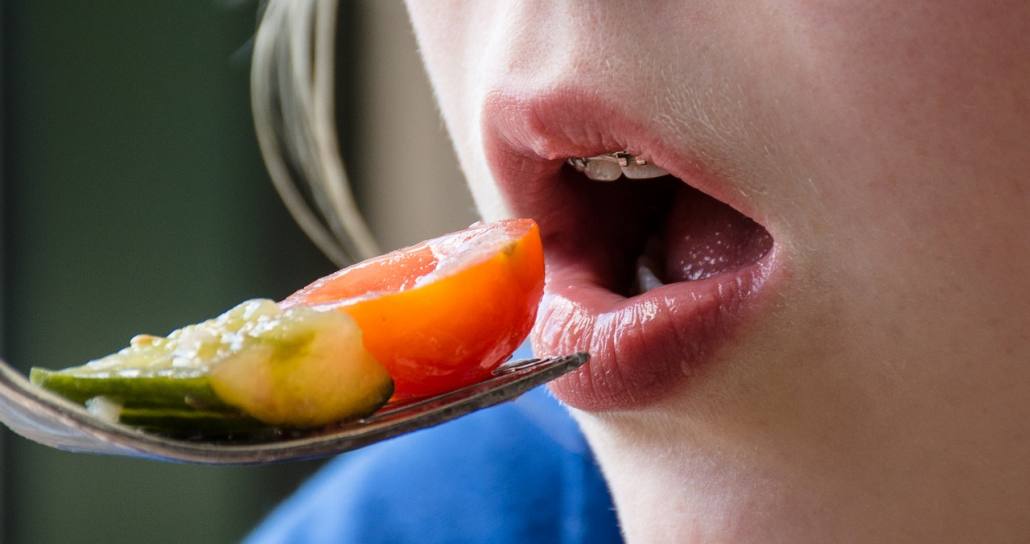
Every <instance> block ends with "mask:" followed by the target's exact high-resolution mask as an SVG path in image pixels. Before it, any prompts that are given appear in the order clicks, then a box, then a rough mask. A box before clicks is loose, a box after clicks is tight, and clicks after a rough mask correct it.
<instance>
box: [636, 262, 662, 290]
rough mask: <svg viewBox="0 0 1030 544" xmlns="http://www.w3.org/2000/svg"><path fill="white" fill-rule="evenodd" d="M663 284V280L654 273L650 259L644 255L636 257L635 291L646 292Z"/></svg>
mask: <svg viewBox="0 0 1030 544" xmlns="http://www.w3.org/2000/svg"><path fill="white" fill-rule="evenodd" d="M663 285H665V282H663V281H662V280H660V279H658V275H657V274H655V273H654V266H653V264H652V263H651V260H650V259H648V258H646V257H640V258H639V259H637V293H646V292H648V291H650V290H652V289H657V288H659V287H661V286H663Z"/></svg>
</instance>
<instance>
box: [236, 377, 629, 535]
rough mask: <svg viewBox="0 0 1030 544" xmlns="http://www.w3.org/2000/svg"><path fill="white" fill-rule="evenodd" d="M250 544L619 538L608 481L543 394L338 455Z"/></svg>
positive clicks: (562, 411) (568, 421)
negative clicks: (606, 481) (606, 483)
mask: <svg viewBox="0 0 1030 544" xmlns="http://www.w3.org/2000/svg"><path fill="white" fill-rule="evenodd" d="M247 542H249V543H251V544H258V543H262V544H263V543H273V542H274V543H282V542H312V543H316V542H355V543H363V544H377V543H392V544H393V543H406V542H413V543H414V542H417V543H419V544H433V543H454V542H489V543H493V544H509V543H511V544H514V543H524V542H534V543H536V542H540V543H551V542H554V543H567V544H573V543H581V542H582V543H591V544H605V543H615V542H622V540H621V537H620V535H619V530H618V527H617V522H616V517H615V511H614V508H613V506H612V502H611V498H610V496H609V494H608V488H607V486H606V485H605V482H604V479H603V478H602V477H601V474H600V472H599V470H598V468H597V465H596V464H595V462H594V458H593V455H592V454H591V452H590V448H589V447H588V446H587V444H586V441H585V440H584V439H583V436H582V435H581V434H580V431H579V428H578V426H577V425H576V423H575V422H574V421H573V420H572V418H571V417H570V416H569V414H568V412H567V411H566V410H565V409H564V408H563V407H561V406H560V405H559V404H558V403H557V401H555V400H554V399H553V398H551V396H550V394H549V393H548V392H547V391H546V390H544V389H543V388H539V389H536V390H533V391H531V392H529V393H527V394H525V395H523V396H522V397H520V398H518V399H516V400H515V401H513V402H509V403H506V404H503V405H500V406H496V407H494V408H490V409H486V410H482V411H479V412H476V413H473V414H471V415H468V416H466V417H463V418H461V419H458V420H456V421H452V422H450V423H446V424H444V425H441V426H439V427H435V428H432V429H426V430H423V431H419V432H416V433H412V434H409V435H406V436H402V437H398V438H395V439H393V440H390V441H387V442H383V443H380V444H376V445H374V446H370V447H368V448H365V449H362V450H358V451H356V452H352V453H349V454H345V455H343V456H341V457H339V458H337V459H335V460H333V461H332V462H331V463H329V464H328V465H327V466H326V467H325V468H323V469H322V470H321V471H320V472H319V473H318V474H316V475H315V476H314V477H313V478H312V479H311V480H310V481H308V482H307V483H306V484H305V485H304V486H302V487H301V489H300V490H299V491H298V492H297V493H296V494H295V495H294V496H293V497H291V498H290V499H288V500H287V501H286V502H284V503H283V504H282V505H280V506H279V508H278V509H276V510H275V511H274V512H273V513H272V514H271V516H269V517H268V518H267V519H266V520H265V521H264V522H263V523H262V524H261V525H260V526H259V527H258V528H257V529H256V530H255V531H254V533H253V534H251V535H250V536H249V537H248V540H247Z"/></svg>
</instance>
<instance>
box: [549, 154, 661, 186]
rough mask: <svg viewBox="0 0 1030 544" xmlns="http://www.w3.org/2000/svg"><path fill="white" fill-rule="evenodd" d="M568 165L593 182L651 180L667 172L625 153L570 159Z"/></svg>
mask: <svg viewBox="0 0 1030 544" xmlns="http://www.w3.org/2000/svg"><path fill="white" fill-rule="evenodd" d="M568 163H569V164H570V165H572V167H573V168H575V169H576V170H578V171H579V172H580V173H582V174H583V175H584V176H586V177H587V178H588V179H591V180H593V181H616V180H618V179H620V178H623V177H625V178H626V179H652V178H658V177H662V176H666V175H668V174H669V172H667V171H665V170H664V169H662V168H659V167H657V166H655V165H654V164H651V163H649V162H648V161H647V160H645V159H643V158H641V157H637V156H634V155H631V154H630V153H628V152H626V151H615V152H613V153H602V154H600V155H594V156H593V157H572V158H570V159H568Z"/></svg>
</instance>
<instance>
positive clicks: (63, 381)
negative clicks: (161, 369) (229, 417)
mask: <svg viewBox="0 0 1030 544" xmlns="http://www.w3.org/2000/svg"><path fill="white" fill-rule="evenodd" d="M29 379H30V380H31V381H32V383H34V384H36V385H38V386H40V387H43V388H46V389H49V390H50V391H53V392H54V393H57V394H58V395H61V396H62V397H65V398H67V399H69V400H71V401H73V402H78V403H81V404H84V403H85V402H86V401H87V400H89V399H91V398H93V397H101V396H103V397H110V398H113V399H118V400H119V401H120V402H121V403H122V404H124V405H125V406H151V407H178V408H184V409H188V408H205V409H208V410H214V409H223V411H224V410H225V409H229V408H230V407H229V405H227V404H225V402H223V401H222V399H220V398H218V395H216V394H215V392H214V390H213V389H212V388H211V378H210V376H206V375H202V376H189V375H186V376H174V375H166V376H138V377H131V378H130V377H124V376H117V375H115V376H96V375H89V374H82V373H76V372H75V369H69V370H57V371H55V370H47V369H45V368H33V369H32V372H31V373H30V374H29Z"/></svg>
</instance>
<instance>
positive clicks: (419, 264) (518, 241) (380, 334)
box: [284, 220, 544, 399]
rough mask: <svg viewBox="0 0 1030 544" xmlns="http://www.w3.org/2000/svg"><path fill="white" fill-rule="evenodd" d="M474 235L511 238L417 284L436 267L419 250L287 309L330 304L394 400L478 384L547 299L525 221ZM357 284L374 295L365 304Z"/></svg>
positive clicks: (340, 276) (337, 281)
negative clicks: (358, 335)
mask: <svg viewBox="0 0 1030 544" xmlns="http://www.w3.org/2000/svg"><path fill="white" fill-rule="evenodd" d="M473 228H476V227H473ZM479 228H502V229H506V230H507V231H510V232H512V233H513V236H512V239H511V240H510V241H508V242H506V243H505V244H503V245H501V246H499V247H498V248H497V250H496V251H495V252H493V253H492V254H491V255H490V256H489V257H487V258H485V259H482V260H478V261H476V262H473V263H471V264H469V265H467V266H462V267H460V268H459V269H457V270H455V271H454V272H453V273H451V274H448V275H446V276H443V277H440V278H436V279H434V280H433V281H429V282H426V283H425V284H422V285H417V281H416V280H417V279H418V278H419V277H421V276H424V275H425V274H426V273H430V272H431V271H432V270H433V269H434V267H435V266H436V264H437V263H435V262H430V260H427V259H431V258H432V257H431V255H432V252H430V253H429V255H430V257H428V258H427V254H426V247H425V246H424V245H420V246H414V247H412V248H408V249H406V250H400V251H399V252H395V253H393V254H389V255H384V256H383V257H379V258H376V259H372V260H371V261H367V262H366V263H362V264H359V265H357V266H356V267H352V268H348V269H345V270H343V271H340V272H338V273H337V274H334V275H332V276H328V277H327V278H323V279H322V280H319V281H317V282H315V283H313V284H312V285H310V286H308V287H306V288H304V289H302V290H300V291H298V292H297V293H295V294H294V295H292V296H290V297H289V298H288V299H287V300H286V301H284V304H285V305H290V304H299V303H302V304H314V305H319V306H325V305H331V306H332V307H333V308H335V309H337V310H339V311H343V312H346V313H347V314H348V315H350V316H351V317H352V318H353V319H354V320H355V321H356V322H357V323H358V326H359V327H360V328H361V330H362V332H363V335H364V342H365V348H366V349H367V350H368V351H369V352H371V353H372V355H373V356H375V358H376V359H377V360H379V361H380V362H381V363H382V364H383V365H384V366H385V367H386V368H387V370H388V372H389V373H390V375H391V377H393V380H394V384H395V393H394V398H395V399H405V398H414V397H423V396H429V395H435V394H438V393H442V392H445V391H449V390H452V389H455V388H457V387H461V386H463V385H467V384H470V383H473V382H476V381H479V380H482V379H483V378H486V377H488V376H489V375H490V373H491V371H493V370H494V369H495V368H497V367H498V366H499V365H500V364H501V363H503V362H504V360H505V359H507V357H508V356H510V355H511V354H512V352H514V351H515V349H516V348H518V346H519V344H521V342H522V341H523V339H524V338H525V337H526V336H527V335H528V334H529V331H530V329H531V328H532V326H533V322H534V320H535V319H536V311H537V305H538V304H539V302H540V298H541V296H542V294H543V285H544V274H543V271H544V261H543V251H542V248H541V242H540V233H539V229H538V227H537V226H536V224H535V223H533V222H532V221H531V220H510V221H506V222H500V223H495V224H491V225H486V226H484V227H479ZM470 230H471V229H470ZM459 234H460V233H455V235H459ZM355 285H359V286H361V287H362V288H365V289H367V288H369V287H374V289H373V291H376V292H375V293H374V294H371V295H368V296H363V295H362V292H361V289H355V288H354V286H355ZM383 287H386V289H385V291H384V290H383V289H382V288H383ZM390 289H393V290H392V291H391V290H390Z"/></svg>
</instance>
